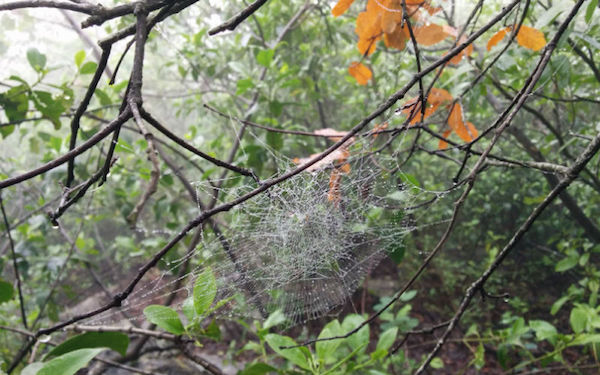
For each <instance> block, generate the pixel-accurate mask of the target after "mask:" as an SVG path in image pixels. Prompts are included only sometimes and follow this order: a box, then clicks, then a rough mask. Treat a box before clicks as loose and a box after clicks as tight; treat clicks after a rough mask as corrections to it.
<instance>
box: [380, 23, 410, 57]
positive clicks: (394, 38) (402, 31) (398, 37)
mask: <svg viewBox="0 0 600 375" xmlns="http://www.w3.org/2000/svg"><path fill="white" fill-rule="evenodd" d="M408 38H409V35H408V27H407V26H406V25H404V27H402V28H400V27H396V29H395V30H394V32H393V33H391V34H385V35H384V36H383V42H384V43H385V45H386V47H389V48H396V49H398V50H400V51H402V50H403V49H404V48H405V47H406V41H407V40H408Z"/></svg>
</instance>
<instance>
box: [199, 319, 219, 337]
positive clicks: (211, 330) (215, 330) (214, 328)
mask: <svg viewBox="0 0 600 375" xmlns="http://www.w3.org/2000/svg"><path fill="white" fill-rule="evenodd" d="M202 334H203V335H204V336H206V337H208V338H211V339H213V340H215V341H219V340H221V329H220V328H219V326H218V325H217V323H216V322H215V321H214V320H213V321H212V322H210V324H209V325H208V327H206V329H204V332H202Z"/></svg>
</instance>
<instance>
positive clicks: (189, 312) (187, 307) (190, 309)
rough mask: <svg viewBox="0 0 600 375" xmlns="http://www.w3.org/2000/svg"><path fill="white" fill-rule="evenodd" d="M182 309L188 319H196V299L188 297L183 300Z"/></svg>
mask: <svg viewBox="0 0 600 375" xmlns="http://www.w3.org/2000/svg"><path fill="white" fill-rule="evenodd" d="M181 311H182V312H183V315H184V316H185V317H186V318H187V319H188V321H190V322H191V321H192V320H193V319H194V299H193V298H192V297H188V298H186V299H185V301H183V304H182V305H181Z"/></svg>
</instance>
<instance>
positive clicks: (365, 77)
mask: <svg viewBox="0 0 600 375" xmlns="http://www.w3.org/2000/svg"><path fill="white" fill-rule="evenodd" d="M348 73H350V75H351V76H352V77H354V79H356V82H358V84H359V85H366V84H367V82H369V80H370V79H371V78H372V77H373V73H372V72H371V70H370V69H369V68H367V67H366V66H364V65H363V64H362V63H359V62H353V63H351V64H350V67H349V68H348Z"/></svg>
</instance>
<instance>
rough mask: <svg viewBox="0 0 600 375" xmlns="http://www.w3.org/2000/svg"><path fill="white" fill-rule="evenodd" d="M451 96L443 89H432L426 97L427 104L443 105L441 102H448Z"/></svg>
mask: <svg viewBox="0 0 600 375" xmlns="http://www.w3.org/2000/svg"><path fill="white" fill-rule="evenodd" d="M452 99H453V98H452V95H450V93H449V92H448V91H446V90H444V89H438V88H435V87H433V88H432V89H431V90H430V91H429V95H428V96H427V102H428V103H434V104H435V103H437V104H440V103H443V102H448V101H450V100H452Z"/></svg>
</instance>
